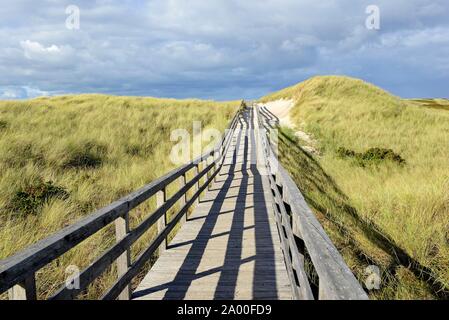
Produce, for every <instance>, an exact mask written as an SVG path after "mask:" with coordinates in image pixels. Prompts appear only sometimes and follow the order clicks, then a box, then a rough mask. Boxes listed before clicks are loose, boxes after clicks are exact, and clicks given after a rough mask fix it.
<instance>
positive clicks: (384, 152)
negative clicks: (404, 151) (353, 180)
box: [337, 147, 406, 167]
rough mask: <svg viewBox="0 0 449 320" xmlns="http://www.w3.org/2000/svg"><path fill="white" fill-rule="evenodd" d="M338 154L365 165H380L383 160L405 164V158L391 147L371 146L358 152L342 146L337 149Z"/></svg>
mask: <svg viewBox="0 0 449 320" xmlns="http://www.w3.org/2000/svg"><path fill="white" fill-rule="evenodd" d="M337 155H338V156H339V157H340V158H342V159H345V158H351V159H354V160H355V163H356V164H357V165H359V166H362V167H365V166H369V165H379V164H381V163H382V162H385V161H390V162H393V163H396V164H398V165H401V166H402V165H405V163H406V162H405V160H404V159H402V157H401V156H400V155H399V154H397V153H395V152H394V151H393V150H391V149H385V148H370V149H368V150H367V151H365V152H362V153H358V152H355V151H353V150H349V149H346V148H344V147H340V148H338V150H337Z"/></svg>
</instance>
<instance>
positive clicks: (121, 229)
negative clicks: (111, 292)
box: [115, 211, 131, 300]
mask: <svg viewBox="0 0 449 320" xmlns="http://www.w3.org/2000/svg"><path fill="white" fill-rule="evenodd" d="M128 233H129V211H127V212H126V213H125V214H123V216H121V217H118V218H117V219H116V220H115V240H116V242H119V241H120V240H122V239H123V238H124V237H126V236H127V234H128ZM116 263H117V276H118V278H120V277H121V276H123V275H124V274H125V273H126V272H127V271H128V269H129V267H130V265H131V250H130V248H127V249H126V251H125V252H123V253H122V254H121V255H120V257H118V258H117V260H116ZM117 299H118V300H130V299H131V285H129V284H128V285H127V286H126V288H125V289H123V291H122V292H121V293H120V294H119V296H118V297H117Z"/></svg>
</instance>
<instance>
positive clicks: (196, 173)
mask: <svg viewBox="0 0 449 320" xmlns="http://www.w3.org/2000/svg"><path fill="white" fill-rule="evenodd" d="M200 163H201V162H199V163H197V164H195V168H194V175H195V177H197V176H198V174H199V173H200ZM199 189H200V181H199V180H198V181H197V182H196V183H195V193H196V192H198V190H199ZM199 203H200V196H198V198H196V200H195V205H199Z"/></svg>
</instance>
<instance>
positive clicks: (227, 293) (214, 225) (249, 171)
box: [134, 119, 292, 299]
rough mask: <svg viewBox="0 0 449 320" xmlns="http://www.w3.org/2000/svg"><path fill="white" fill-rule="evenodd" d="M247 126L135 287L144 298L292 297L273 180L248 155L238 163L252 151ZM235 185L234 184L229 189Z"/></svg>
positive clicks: (136, 292)
mask: <svg viewBox="0 0 449 320" xmlns="http://www.w3.org/2000/svg"><path fill="white" fill-rule="evenodd" d="M245 120H246V119H245ZM243 122H244V120H242V123H241V124H240V125H241V126H242V125H243ZM248 129H249V128H245V130H248ZM245 130H242V132H241V133H237V132H236V133H235V135H237V138H238V139H236V144H235V147H236V148H234V147H232V146H231V145H230V146H229V148H228V149H227V150H226V151H227V154H226V158H227V160H225V162H224V163H225V164H224V165H223V167H222V168H221V171H220V178H219V179H216V182H214V183H213V185H212V188H211V189H210V191H208V192H206V194H205V196H204V197H203V198H202V201H201V203H200V205H199V206H197V207H196V208H195V210H194V212H193V213H192V215H191V216H190V217H189V221H188V222H187V223H185V224H184V225H183V226H182V228H181V230H180V231H179V232H178V234H177V235H176V236H175V238H174V239H173V240H172V242H171V244H170V246H169V247H168V248H167V250H166V251H165V252H164V254H163V255H162V256H161V257H160V258H159V259H158V260H157V261H156V264H155V265H154V266H153V267H152V269H151V270H150V272H149V273H148V274H147V276H146V277H145V279H144V281H143V282H142V283H141V284H140V285H139V287H138V289H137V290H136V291H135V293H134V294H137V295H138V296H139V297H138V298H139V299H152V298H158V299H161V298H166V299H167V298H170V297H172V298H173V297H177V298H180V299H182V298H186V299H214V298H215V299H220V298H224V297H226V298H229V299H233V298H234V299H253V298H254V299H262V298H265V299H276V298H281V299H291V298H292V292H291V286H290V282H289V280H288V277H287V273H286V267H285V263H284V260H283V256H282V251H281V248H280V243H279V238H278V236H277V231H276V225H275V221H274V216H273V211H272V208H271V206H267V204H270V203H271V201H272V200H271V193H270V191H269V190H267V189H266V188H267V187H269V183H268V181H267V180H266V178H264V177H262V176H260V174H259V173H258V172H253V170H254V169H255V168H253V167H252V166H251V165H249V164H250V162H249V160H248V162H247V163H245V165H236V164H235V163H234V164H233V162H241V161H244V159H245V158H246V159H248V157H249V156H250V154H251V147H252V144H251V142H250V140H251V139H248V141H247V142H245V140H244V139H241V138H239V136H241V137H244V136H245V135H246V131H245ZM233 140H234V139H233ZM245 148H246V150H245ZM233 158H235V159H233ZM229 165H230V166H232V168H230V167H227V168H225V166H229ZM253 177H255V178H253ZM239 179H240V180H239ZM223 180H224V181H225V182H223ZM251 184H257V186H255V187H250V185H251ZM231 185H232V186H233V187H235V189H228V188H229V187H230V186H231ZM229 190H230V191H229ZM254 190H258V191H257V192H254ZM237 226H238V228H237ZM205 230H207V231H205ZM202 273H204V275H202ZM227 274H229V275H227ZM159 286H162V287H164V286H165V289H160V290H159V289H157V288H158V287H159ZM145 292H153V293H151V294H145ZM167 292H168V293H167ZM166 294H168V296H166Z"/></svg>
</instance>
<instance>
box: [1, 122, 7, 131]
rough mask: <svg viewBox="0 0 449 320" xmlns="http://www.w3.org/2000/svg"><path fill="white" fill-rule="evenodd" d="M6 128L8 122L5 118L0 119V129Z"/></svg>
mask: <svg viewBox="0 0 449 320" xmlns="http://www.w3.org/2000/svg"><path fill="white" fill-rule="evenodd" d="M6 128H8V122H6V121H5V120H0V131H2V130H4V129H6Z"/></svg>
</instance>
